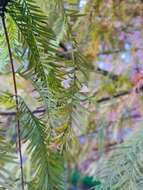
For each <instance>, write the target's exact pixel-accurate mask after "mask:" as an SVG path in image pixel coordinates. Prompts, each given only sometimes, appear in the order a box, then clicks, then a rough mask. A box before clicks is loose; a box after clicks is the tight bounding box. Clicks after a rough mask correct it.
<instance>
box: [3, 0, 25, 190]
mask: <svg viewBox="0 0 143 190" xmlns="http://www.w3.org/2000/svg"><path fill="white" fill-rule="evenodd" d="M8 2H9V0H0V16H1V19H2V25H3V29H4V34H5V38H6V43H7V48H8V52H9V59H10V64H11V69H12V76H13V87H14V96H15V104H16V115H17V136H18V150H19V159H20V170H21V188H22V190H24V172H23V159H22V150H21V130H20V120H19V117H18V116H19V102H18V92H17V83H16V74H15V68H14V62H13V57H12V51H11V47H10V41H9V36H8V31H7V27H6V22H5V15H4V13H5V10H6V6H7V4H8Z"/></svg>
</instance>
